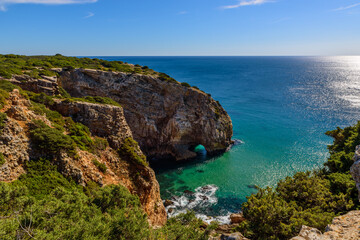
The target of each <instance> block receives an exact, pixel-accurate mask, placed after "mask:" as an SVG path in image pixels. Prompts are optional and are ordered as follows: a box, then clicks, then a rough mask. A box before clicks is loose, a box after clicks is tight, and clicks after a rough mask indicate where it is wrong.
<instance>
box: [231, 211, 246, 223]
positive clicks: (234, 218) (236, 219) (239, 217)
mask: <svg viewBox="0 0 360 240" xmlns="http://www.w3.org/2000/svg"><path fill="white" fill-rule="evenodd" d="M230 220H231V223H232V224H239V223H242V222H243V221H245V218H244V215H243V214H242V213H233V214H231V215H230Z"/></svg>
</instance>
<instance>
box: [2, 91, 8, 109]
mask: <svg viewBox="0 0 360 240" xmlns="http://www.w3.org/2000/svg"><path fill="white" fill-rule="evenodd" d="M8 98H9V93H8V92H7V91H5V90H3V89H0V109H3V108H4V107H5V105H6V99H8Z"/></svg>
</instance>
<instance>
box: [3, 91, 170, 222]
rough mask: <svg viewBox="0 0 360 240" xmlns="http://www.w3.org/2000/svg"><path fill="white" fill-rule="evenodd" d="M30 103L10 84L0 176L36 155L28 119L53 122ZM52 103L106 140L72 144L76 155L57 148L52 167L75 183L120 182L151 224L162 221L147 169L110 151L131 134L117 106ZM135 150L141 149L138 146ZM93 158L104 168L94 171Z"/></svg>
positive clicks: (7, 176) (11, 174)
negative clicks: (92, 147) (94, 146)
mask: <svg viewBox="0 0 360 240" xmlns="http://www.w3.org/2000/svg"><path fill="white" fill-rule="evenodd" d="M31 107H32V104H31V102H30V101H29V100H26V99H24V98H23V97H22V96H21V95H20V94H19V92H18V90H16V89H15V90H14V91H13V92H11V93H10V97H9V99H8V100H7V104H6V106H5V108H4V109H2V111H3V112H4V113H6V115H7V119H6V120H5V126H4V128H3V129H2V130H1V132H0V152H1V153H2V154H3V156H4V158H5V163H4V164H3V165H1V166H0V181H13V180H15V179H17V178H18V177H19V176H20V175H21V174H23V173H25V172H26V171H25V163H26V162H27V161H29V160H30V159H36V158H39V157H42V152H39V151H36V150H34V148H32V144H33V143H32V141H31V138H30V137H29V135H30V134H29V130H30V129H29V126H30V125H31V122H32V121H33V120H42V121H43V122H44V123H45V124H47V125H48V126H50V127H54V126H52V122H50V121H49V120H48V119H47V118H46V117H45V116H43V115H39V114H37V113H35V112H34V111H33V110H32V108H31ZM53 108H54V109H55V110H58V112H60V113H61V114H62V115H63V116H71V117H72V118H73V120H74V121H75V122H81V123H83V124H84V125H86V126H88V127H89V129H90V130H91V132H92V136H99V137H103V138H106V139H107V140H108V142H109V144H110V147H105V148H104V149H102V150H100V152H98V153H91V152H89V151H84V150H80V149H79V148H77V149H76V157H73V156H69V155H68V154H67V153H66V152H61V153H60V154H57V155H56V156H54V160H53V161H54V163H55V164H56V165H57V166H58V170H59V171H60V172H61V173H62V174H63V175H64V176H66V177H69V178H72V179H73V180H75V181H76V182H77V183H78V184H81V185H85V184H86V183H87V182H89V181H92V182H96V183H98V184H100V185H108V184H121V185H123V186H125V187H126V188H128V189H129V191H130V192H131V193H133V194H136V195H138V196H139V198H140V202H141V204H142V206H143V208H144V210H145V212H146V213H147V214H148V216H149V221H150V223H151V224H152V225H163V224H165V222H166V212H165V208H164V206H163V203H162V200H161V198H160V191H159V184H158V182H157V180H156V178H155V174H154V172H153V170H152V169H151V168H149V167H147V166H146V165H141V164H137V163H134V162H132V161H131V160H129V159H127V158H126V157H119V154H118V153H117V152H116V151H115V149H118V148H119V147H120V146H121V145H122V144H123V142H124V139H126V138H131V137H132V134H131V131H130V129H129V127H128V125H127V124H126V121H125V117H124V114H123V109H122V108H121V107H117V106H111V105H102V104H92V103H85V102H66V101H60V100H56V101H55V104H54V105H53ZM136 151H137V154H139V155H142V152H141V150H140V149H136ZM94 161H97V162H99V163H102V164H105V165H106V167H107V170H106V172H102V171H99V168H98V167H97V166H96V165H95V164H94Z"/></svg>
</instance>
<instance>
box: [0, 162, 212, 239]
mask: <svg viewBox="0 0 360 240" xmlns="http://www.w3.org/2000/svg"><path fill="white" fill-rule="evenodd" d="M0 196H1V197H0V206H1V208H0V216H1V217H0V238H1V239H32V238H35V239H124V240H125V239H134V240H136V239H138V240H144V239H154V240H155V239H156V240H157V239H180V240H187V239H195V240H196V239H207V236H208V234H209V231H210V228H208V229H207V230H205V229H203V230H201V228H200V226H201V225H202V221H201V220H199V219H197V218H195V215H194V214H193V213H187V214H183V215H180V216H178V217H176V218H173V219H170V220H169V221H168V223H167V224H166V225H165V226H164V227H162V228H161V229H157V230H154V229H152V228H151V227H150V226H149V224H148V221H147V217H146V215H145V214H144V212H143V210H142V209H141V207H140V202H139V199H138V197H137V196H135V195H132V194H130V193H129V191H128V190H127V189H126V188H124V187H122V186H119V185H111V186H106V187H102V188H101V187H99V186H98V185H97V184H95V183H90V184H88V186H87V187H81V186H79V185H76V184H75V183H74V182H72V181H69V180H68V179H66V178H64V177H63V176H62V175H61V174H60V173H59V172H57V170H56V167H55V166H53V165H52V164H51V162H50V161H47V160H43V159H40V160H37V161H30V162H28V163H27V173H26V174H25V175H22V176H21V177H20V178H19V179H18V180H16V181H15V182H13V183H4V182H0Z"/></svg>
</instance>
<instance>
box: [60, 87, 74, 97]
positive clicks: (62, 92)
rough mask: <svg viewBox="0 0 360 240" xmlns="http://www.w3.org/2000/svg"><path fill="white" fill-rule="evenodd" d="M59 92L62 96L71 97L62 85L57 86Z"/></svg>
mask: <svg viewBox="0 0 360 240" xmlns="http://www.w3.org/2000/svg"><path fill="white" fill-rule="evenodd" d="M59 93H60V96H61V97H63V98H71V95H70V94H69V93H68V92H67V91H66V90H65V89H64V88H62V87H59Z"/></svg>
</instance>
